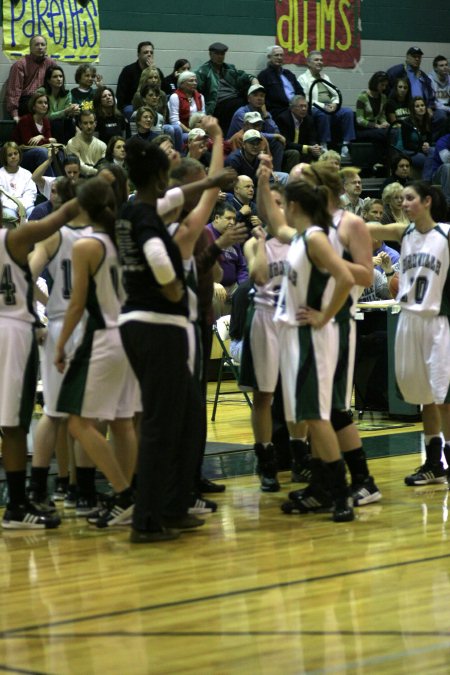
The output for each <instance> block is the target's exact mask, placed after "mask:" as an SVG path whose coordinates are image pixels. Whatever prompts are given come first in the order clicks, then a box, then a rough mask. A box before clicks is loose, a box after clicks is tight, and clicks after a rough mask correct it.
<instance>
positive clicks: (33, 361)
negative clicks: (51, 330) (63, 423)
mask: <svg viewBox="0 0 450 675" xmlns="http://www.w3.org/2000/svg"><path fill="white" fill-rule="evenodd" d="M37 367H38V353H37V346H36V341H35V339H34V334H33V328H32V325H31V323H27V322H26V321H17V320H13V319H8V320H5V319H3V320H0V372H1V378H0V426H2V427H19V426H20V427H22V428H23V429H25V430H26V431H28V428H29V426H30V422H31V417H32V414H33V409H34V397H35V393H36V380H37Z"/></svg>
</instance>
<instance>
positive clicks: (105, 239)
mask: <svg viewBox="0 0 450 675" xmlns="http://www.w3.org/2000/svg"><path fill="white" fill-rule="evenodd" d="M86 238H93V239H98V240H99V241H101V243H102V244H103V247H104V251H105V252H104V256H103V259H102V261H101V263H100V265H99V266H98V269H97V271H96V273H95V274H94V276H93V277H91V278H90V279H89V289H88V296H87V302H86V310H87V312H88V321H87V327H86V329H87V330H97V329H102V328H115V327H116V326H118V325H119V314H120V310H121V307H122V304H123V302H124V300H125V293H124V290H123V286H122V280H121V275H120V267H119V259H118V256H117V250H116V247H115V246H114V244H113V242H112V241H111V239H110V237H109V236H108V235H107V234H106V233H104V232H92V234H90V235H87V236H86Z"/></svg>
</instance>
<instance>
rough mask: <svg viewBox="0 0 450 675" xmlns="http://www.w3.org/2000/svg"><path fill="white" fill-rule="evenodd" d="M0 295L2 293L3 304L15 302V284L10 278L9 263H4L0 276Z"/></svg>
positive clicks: (13, 303)
mask: <svg viewBox="0 0 450 675" xmlns="http://www.w3.org/2000/svg"><path fill="white" fill-rule="evenodd" d="M0 295H3V300H4V302H5V305H15V304H16V284H15V283H14V282H13V280H12V274H11V265H4V266H3V270H2V276H1V278H0Z"/></svg>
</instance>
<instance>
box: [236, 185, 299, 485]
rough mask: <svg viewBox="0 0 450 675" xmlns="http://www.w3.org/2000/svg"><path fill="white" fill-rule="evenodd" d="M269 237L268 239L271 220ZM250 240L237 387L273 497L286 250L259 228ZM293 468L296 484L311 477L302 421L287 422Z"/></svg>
mask: <svg viewBox="0 0 450 675" xmlns="http://www.w3.org/2000/svg"><path fill="white" fill-rule="evenodd" d="M270 194H271V198H272V200H273V203H274V208H282V198H281V194H280V190H279V188H277V187H275V188H273V189H271V193H270ZM267 229H268V233H269V235H270V234H272V232H271V229H270V221H269V222H268V226H267ZM252 234H253V236H252V238H251V239H249V240H248V241H247V242H246V244H245V246H244V255H245V257H246V260H247V265H248V269H249V274H250V277H251V278H252V279H253V281H254V283H255V290H256V292H255V294H254V296H253V298H252V302H251V304H250V306H249V311H248V314H247V320H246V329H245V334H244V341H243V348H242V356H241V367H240V378H239V383H240V385H241V386H246V387H251V388H252V389H253V408H252V415H251V419H252V427H253V435H254V438H255V446H254V450H255V454H256V457H257V460H258V464H257V472H258V475H259V478H260V482H261V490H262V491H263V492H277V491H278V490H279V489H280V484H279V482H278V479H277V463H276V457H275V447H274V445H273V444H272V442H271V439H272V411H271V406H272V399H273V395H274V392H275V388H276V386H277V382H278V378H279V372H280V349H279V341H278V326H277V324H275V323H274V320H273V319H274V314H275V309H276V306H277V303H278V296H279V292H280V288H281V283H282V279H283V274H284V271H285V268H286V265H287V254H288V251H289V245H288V244H284V243H283V242H282V241H280V240H279V239H278V238H277V237H274V236H272V237H270V238H269V239H266V233H265V231H264V230H263V229H262V228H261V227H257V228H254V229H253V231H252ZM288 429H289V435H290V449H291V456H292V469H293V472H295V473H296V477H297V478H298V479H300V481H301V480H302V479H306V480H307V479H308V478H310V472H309V466H308V465H309V448H308V445H307V443H306V434H307V429H306V425H305V424H304V423H303V422H300V423H292V422H288Z"/></svg>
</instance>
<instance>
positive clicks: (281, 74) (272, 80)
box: [258, 45, 305, 119]
mask: <svg viewBox="0 0 450 675" xmlns="http://www.w3.org/2000/svg"><path fill="white" fill-rule="evenodd" d="M283 64H284V49H283V48H282V47H279V46H278V45H274V46H273V47H268V49H267V68H265V69H264V70H262V71H261V72H260V73H259V75H258V80H259V82H260V83H261V84H262V85H263V86H264V89H265V91H266V105H267V108H268V109H269V110H270V112H271V113H272V115H273V116H274V118H275V119H278V116H279V115H281V113H283V112H285V111H286V110H287V109H288V107H289V101H290V100H291V99H292V97H293V96H298V95H300V94H304V93H305V92H304V91H303V87H302V86H301V85H300V83H299V82H298V81H297V78H296V77H295V75H294V73H292V72H291V71H290V70H288V69H287V68H283Z"/></svg>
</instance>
